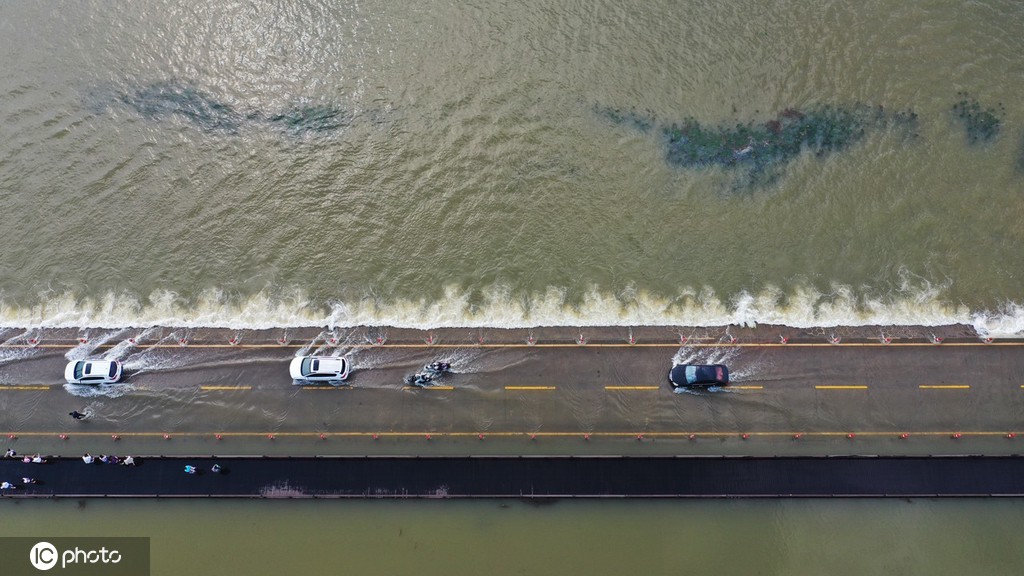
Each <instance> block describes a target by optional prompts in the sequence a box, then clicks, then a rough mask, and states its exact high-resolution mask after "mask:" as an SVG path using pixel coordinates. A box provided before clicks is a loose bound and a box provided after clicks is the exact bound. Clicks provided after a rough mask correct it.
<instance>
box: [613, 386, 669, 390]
mask: <svg viewBox="0 0 1024 576" xmlns="http://www.w3.org/2000/svg"><path fill="white" fill-rule="evenodd" d="M660 388H661V386H605V387H604V389H605V390H659V389H660Z"/></svg>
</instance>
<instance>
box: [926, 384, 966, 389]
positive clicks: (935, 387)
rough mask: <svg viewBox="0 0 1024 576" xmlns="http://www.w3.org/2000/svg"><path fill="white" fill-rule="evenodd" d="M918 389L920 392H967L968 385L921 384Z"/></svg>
mask: <svg viewBox="0 0 1024 576" xmlns="http://www.w3.org/2000/svg"><path fill="white" fill-rule="evenodd" d="M918 388H920V389H922V390H967V389H968V388H970V386H969V385H968V384H921V385H920V386H918Z"/></svg>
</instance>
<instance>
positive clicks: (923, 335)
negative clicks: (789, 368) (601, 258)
mask: <svg viewBox="0 0 1024 576" xmlns="http://www.w3.org/2000/svg"><path fill="white" fill-rule="evenodd" d="M129 339H130V340H132V341H133V342H134V343H135V344H140V345H145V344H157V343H158V344H175V345H186V346H187V345H190V344H196V345H199V344H205V345H215V344H223V345H238V344H245V345H253V344H265V345H305V344H316V343H318V342H319V343H323V344H324V345H336V346H338V347H344V346H361V345H384V344H390V345H395V344H416V345H422V344H433V345H439V346H480V345H508V344H525V345H530V344H533V345H536V344H541V345H544V344H622V343H626V344H630V343H632V344H670V343H679V344H684V343H685V344H709V343H722V344H730V343H736V344H744V343H815V342H818V343H833V344H835V343H852V342H890V341H891V342H893V343H900V342H956V341H973V342H977V341H979V340H983V339H984V336H983V335H981V334H979V333H978V332H977V331H976V330H975V329H974V327H972V326H969V325H966V324H952V325H944V326H880V325H871V326H834V327H814V328H794V327H790V326H779V325H770V324H760V325H756V326H635V327H630V326H539V327H536V328H478V327H473V328H470V327H466V328H436V329H414V328H397V327H391V326H356V327H323V328H308V327H307V328H283V327H282V328H273V329H262V330H235V329H230V328H181V327H148V328H121V329H112V328H88V327H81V328H52V329H49V328H39V329H16V328H8V329H5V330H2V331H0V343H5V344H9V345H18V344H30V345H33V344H47V343H49V344H75V343H82V340H85V341H86V343H92V344H100V345H102V344H111V345H114V344H117V343H119V342H123V341H127V340H129Z"/></svg>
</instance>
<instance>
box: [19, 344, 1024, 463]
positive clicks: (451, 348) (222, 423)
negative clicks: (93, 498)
mask: <svg viewBox="0 0 1024 576" xmlns="http://www.w3.org/2000/svg"><path fill="white" fill-rule="evenodd" d="M353 334H354V333H353ZM353 334H348V335H338V336H326V337H323V336H318V337H314V338H312V339H310V340H308V341H305V340H303V341H299V342H293V341H288V342H285V343H284V344H282V343H279V342H276V341H272V340H271V341H258V340H256V339H252V338H251V339H249V340H247V341H244V342H238V343H236V344H234V345H228V344H224V343H219V342H211V341H210V340H191V341H186V342H185V344H184V345H182V344H181V343H179V342H178V341H177V340H175V339H174V338H173V337H164V338H161V339H155V340H151V341H143V340H135V341H134V342H129V341H128V340H126V338H127V337H126V336H125V334H123V333H116V334H114V335H112V336H110V337H107V338H102V337H100V338H93V339H89V340H88V341H87V342H84V343H83V342H80V341H79V342H66V343H60V342H57V341H56V340H47V341H46V342H43V343H38V342H37V343H36V344H35V345H34V346H23V345H20V344H18V343H17V341H13V342H12V341H9V342H8V343H7V344H5V345H4V346H2V347H0V351H2V352H3V354H4V357H3V358H4V360H3V362H2V363H0V390H2V392H0V432H2V433H3V434H4V435H6V436H8V440H9V441H10V442H17V444H18V445H20V446H22V448H21V450H20V451H21V452H26V451H31V452H36V451H43V452H48V453H61V454H64V453H70V454H74V453H78V452H82V451H89V450H92V451H97V450H99V448H96V447H93V448H87V446H95V445H96V444H100V445H102V446H105V445H107V444H110V443H111V442H119V443H120V444H118V445H117V446H118V450H128V449H131V450H132V451H136V452H140V453H149V454H173V453H214V452H216V453H234V454H253V453H256V454H260V453H271V454H273V453H295V454H321V453H327V454H329V453H342V454H347V453H354V454H364V453H459V454H461V453H471V454H477V453H541V454H543V453H559V454H563V453H567V454H576V453H581V454H585V453H670V454H676V453H717V452H721V453H726V454H733V453H752V454H772V453H780V454H789V453H796V454H806V453H811V454H815V453H830V454H831V453H855V454H856V453H881V454H893V453H895V454H903V453H960V452H964V451H966V452H968V453H978V452H983V453H988V454H1000V453H1014V452H1016V451H1017V449H1016V442H1014V438H1013V436H1015V431H1017V429H1018V428H1019V427H1020V423H1021V421H1022V420H1021V416H1022V410H1024V387H1022V385H1024V355H1022V354H1021V353H1020V349H1021V344H1020V343H1016V342H1011V341H1006V342H999V343H985V342H983V341H974V342H971V341H957V342H948V343H945V344H942V345H937V344H928V343H923V342H912V341H909V340H908V341H904V342H895V343H890V344H885V343H881V342H870V341H859V342H849V341H848V342H847V343H845V344H829V343H824V342H809V341H799V342H791V343H788V344H780V343H778V342H775V343H772V342H756V341H752V342H751V341H744V342H740V341H738V340H737V341H731V340H727V341H725V342H721V341H717V340H711V339H708V338H705V339H694V340H690V341H687V343H685V344H680V343H673V342H666V341H664V340H662V341H661V342H650V341H649V342H640V343H633V344H630V343H628V342H614V341H610V340H609V339H604V340H599V341H596V342H595V341H593V340H592V341H585V342H584V343H583V344H580V343H578V342H572V343H565V342H558V341H548V342H539V343H534V344H532V345H530V344H524V343H523V342H521V341H515V340H511V339H497V338H495V339H494V340H492V341H485V342H484V343H483V344H480V343H477V344H475V345H473V344H468V343H455V342H451V340H452V338H451V337H450V336H451V335H448V336H449V339H448V343H444V342H440V341H433V342H428V341H423V340H413V339H410V338H404V339H393V340H390V341H386V342H383V343H382V344H380V345H377V344H368V343H366V342H365V339H359V338H356V337H354V336H353ZM133 340H134V338H133ZM305 354H316V355H344V356H346V357H347V358H348V359H349V360H350V361H351V363H352V372H351V374H350V376H349V379H348V380H347V382H346V385H345V386H331V385H308V384H306V385H302V384H298V383H296V382H293V381H292V379H291V377H290V376H289V374H288V363H289V361H290V360H291V359H292V358H294V357H295V356H296V355H305ZM85 357H91V358H96V357H101V358H107V359H117V360H120V361H122V362H123V363H124V366H125V370H126V373H127V374H128V375H127V377H126V378H125V379H124V381H123V382H120V383H117V384H113V385H104V386H73V385H67V384H62V383H61V374H62V373H63V367H64V365H65V364H66V363H67V362H68V360H69V359H81V358H85ZM434 360H444V361H447V362H450V363H451V366H452V368H451V372H450V373H446V374H444V375H442V376H439V377H437V378H436V379H435V380H434V381H433V382H432V383H431V384H432V385H431V386H428V387H424V388H417V387H413V386H409V385H407V384H406V382H405V380H406V378H407V377H408V376H410V375H412V374H414V373H416V372H419V371H422V370H423V367H424V365H425V364H428V363H430V362H431V361H434ZM683 363H700V364H708V363H722V364H727V365H728V366H729V368H730V371H731V375H732V382H731V384H730V386H728V387H726V388H711V389H688V390H673V389H672V388H671V387H670V386H669V384H668V382H667V373H668V371H669V370H670V369H671V367H672V366H673V365H674V364H683ZM72 410H79V411H81V412H83V413H85V414H86V415H87V418H86V419H84V420H82V421H74V420H72V419H71V418H70V417H69V416H68V413H69V412H71V411H72ZM11 435H14V436H17V440H12V439H11V438H10V436H11ZM61 435H64V436H65V438H61ZM218 437H219V438H218ZM1022 441H1024V438H1022ZM29 444H31V446H32V447H31V448H29V447H28V445H29Z"/></svg>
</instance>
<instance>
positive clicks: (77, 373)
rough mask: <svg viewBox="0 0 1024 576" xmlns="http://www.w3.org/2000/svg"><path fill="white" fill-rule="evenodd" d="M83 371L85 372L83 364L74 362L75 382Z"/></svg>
mask: <svg viewBox="0 0 1024 576" xmlns="http://www.w3.org/2000/svg"><path fill="white" fill-rule="evenodd" d="M84 370H85V362H76V363H75V380H78V379H80V378H81V377H82V376H83V371H84Z"/></svg>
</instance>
